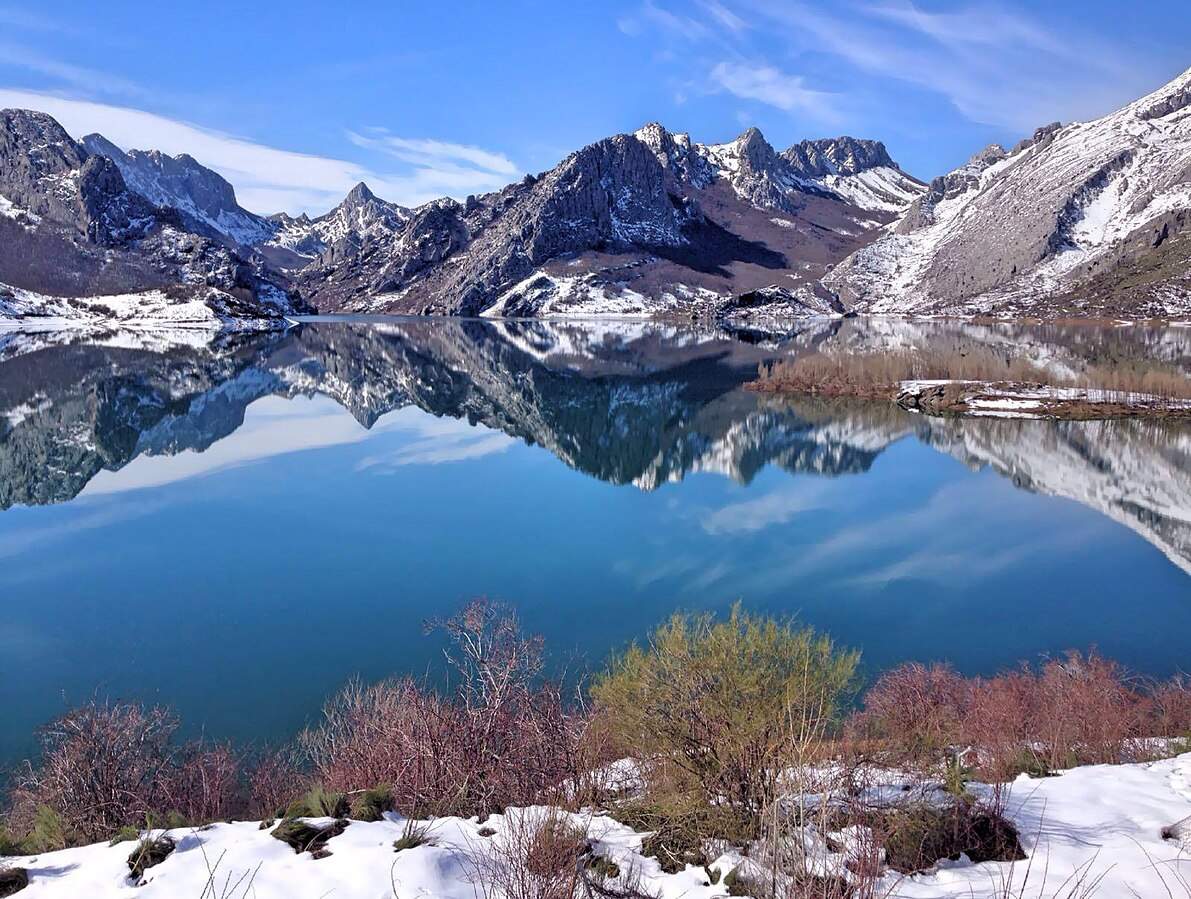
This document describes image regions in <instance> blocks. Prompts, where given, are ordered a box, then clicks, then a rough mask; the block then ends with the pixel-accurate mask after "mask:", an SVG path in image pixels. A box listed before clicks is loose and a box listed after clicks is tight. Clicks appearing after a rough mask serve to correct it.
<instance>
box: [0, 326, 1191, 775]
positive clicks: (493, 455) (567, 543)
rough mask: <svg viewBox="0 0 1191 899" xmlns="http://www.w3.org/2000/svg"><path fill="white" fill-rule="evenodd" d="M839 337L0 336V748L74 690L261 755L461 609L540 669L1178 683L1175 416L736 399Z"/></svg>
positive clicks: (422, 654) (349, 332) (603, 331)
mask: <svg viewBox="0 0 1191 899" xmlns="http://www.w3.org/2000/svg"><path fill="white" fill-rule="evenodd" d="M847 327H859V326H858V325H847ZM862 337H863V338H865V339H869V338H871V337H872V335H867V336H865V335H858V334H851V335H849V334H848V333H839V332H836V331H832V332H831V333H829V334H827V335H825V336H824V335H818V334H813V333H812V334H804V335H800V336H798V337H795V338H794V339H793V340H791V341H788V342H786V343H783V342H780V341H779V342H768V343H765V344H755V343H747V342H743V341H738V340H733V339H730V338H727V337H725V336H723V335H707V334H702V335H701V334H695V333H687V332H682V331H672V330H668V329H660V330H659V329H656V328H650V327H644V326H632V327H630V326H617V327H616V328H615V329H613V330H612V331H609V330H608V328H606V327H603V328H601V327H596V326H585V327H579V326H568V327H565V328H563V327H558V328H551V327H547V326H543V325H539V326H535V327H528V326H527V327H526V328H525V329H524V330H522V329H520V328H518V327H515V326H512V325H508V326H500V327H498V326H493V325H487V324H482V323H478V322H469V323H458V322H452V323H425V322H412V323H399V324H391V325H385V326H376V325H369V324H344V323H316V324H307V325H304V326H302V327H301V328H300V329H298V330H297V331H296V332H293V333H291V334H288V335H285V336H280V337H278V336H273V337H269V338H264V339H260V340H256V341H251V340H250V341H246V342H241V343H237V344H232V345H223V346H218V347H214V348H204V349H184V348H181V349H179V348H174V349H171V350H169V351H168V352H164V353H163V352H155V351H151V350H140V349H125V348H110V347H107V348H105V347H101V346H94V345H74V346H65V347H64V346H58V347H47V348H43V349H40V350H36V351H34V352H23V353H20V354H17V353H15V352H13V351H12V350H11V349H10V356H9V357H8V358H5V359H4V360H3V361H2V362H0V500H2V501H3V502H2V504H3V506H5V507H7V508H6V509H5V510H4V511H0V585H2V586H0V708H3V709H4V714H3V715H2V716H0V759H12V758H14V757H17V756H20V755H22V754H24V753H26V752H28V751H29V750H30V749H31V745H32V743H31V740H32V732H33V730H34V728H35V727H36V726H37V725H38V724H41V723H44V722H45V721H46V720H48V719H49V718H52V717H53V716H54V715H56V714H58V713H59V712H61V711H62V710H64V709H65V708H66V707H67V706H69V705H70V704H73V703H77V702H79V701H82V700H85V699H87V698H89V697H90V696H91V695H93V694H94V693H96V692H98V693H100V694H107V695H120V696H130V695H131V696H138V697H145V698H151V699H155V700H160V701H164V702H167V703H169V704H171V705H172V706H174V707H175V708H176V709H177V710H178V711H179V712H180V713H181V715H182V716H183V717H184V719H185V720H186V722H187V723H188V725H189V726H190V727H191V729H192V730H194V729H199V728H201V729H203V730H205V731H206V732H207V733H208V734H211V735H213V736H218V737H231V738H236V739H240V740H268V739H278V738H281V737H284V736H288V735H289V734H291V733H292V732H294V731H295V730H296V729H297V728H299V727H300V726H301V725H302V724H303V723H304V722H305V721H306V720H308V719H309V717H310V716H311V715H312V714H313V713H315V712H316V711H317V709H318V707H319V705H320V704H321V702H322V701H323V699H325V698H326V697H327V696H328V695H329V694H330V693H332V692H333V691H334V690H335V689H336V688H338V687H339V686H341V685H342V684H343V683H344V681H346V680H347V679H348V678H350V677H352V676H355V675H360V676H362V677H363V678H365V679H375V678H380V677H383V676H385V675H388V674H392V673H405V672H414V673H422V672H428V671H429V672H433V671H435V670H437V667H438V660H439V655H438V652H439V644H438V643H437V641H436V640H435V639H434V638H433V637H430V638H427V637H426V636H424V634H423V628H422V624H423V622H424V620H425V619H427V618H430V617H433V616H435V615H441V614H444V613H449V612H451V611H453V610H454V609H455V608H456V607H457V606H458V605H459V604H460V603H461V602H463V601H464V600H466V599H468V598H470V597H473V596H477V595H488V596H491V597H495V598H499V599H502V600H507V601H509V602H512V603H514V604H516V606H517V608H518V609H519V610H520V612H521V614H522V617H523V619H524V621H525V622H526V624H527V625H528V627H529V628H530V629H532V630H535V631H538V632H541V633H543V634H544V635H545V636H546V638H547V645H548V647H550V649H551V651H552V653H553V656H554V658H555V659H556V660H558V664H560V665H561V664H563V663H566V664H567V665H568V666H569V667H570V668H572V669H575V668H576V667H579V666H581V665H583V664H598V663H599V662H600V660H602V659H603V658H604V657H605V656H606V654H607V653H608V651H609V650H610V649H612V648H614V647H617V646H620V645H623V644H624V643H625V642H626V641H628V640H631V639H633V638H634V637H639V636H641V635H643V634H644V633H645V632H647V630H648V629H649V628H650V627H651V626H652V625H654V624H656V623H657V622H658V621H659V620H661V619H662V618H664V617H665V616H666V615H667V614H668V613H669V612H671V611H672V610H674V609H676V608H687V609H723V608H725V607H727V606H728V605H729V604H731V603H732V602H733V601H735V600H741V601H742V602H743V603H744V604H745V605H746V606H747V607H748V608H750V609H755V610H762V611H767V612H775V613H791V614H797V615H798V616H800V617H801V618H802V619H803V620H805V621H806V622H809V623H811V624H814V625H815V626H817V627H820V628H823V629H825V630H827V631H829V632H830V633H832V634H833V635H834V636H835V637H836V638H837V640H839V641H840V642H843V643H845V644H848V645H851V646H855V647H859V648H861V649H862V650H863V653H864V662H865V665H866V667H867V669H868V670H869V671H870V672H874V671H878V670H880V669H881V668H883V667H885V666H888V665H891V664H894V663H897V662H899V661H902V660H905V659H923V660H928V659H947V660H949V661H951V662H953V663H955V664H956V665H957V666H958V667H959V668H961V669H963V670H965V671H969V672H979V671H991V670H995V669H997V668H1000V667H1003V666H1007V665H1011V664H1014V663H1015V662H1017V661H1018V660H1020V659H1027V658H1033V657H1036V656H1038V655H1039V654H1041V653H1048V652H1057V651H1061V650H1063V649H1066V648H1070V647H1080V648H1087V647H1089V646H1091V645H1096V646H1098V647H1099V649H1100V650H1101V651H1102V652H1104V653H1105V654H1108V655H1111V656H1114V657H1116V658H1118V659H1120V660H1121V661H1123V662H1125V663H1127V664H1129V665H1130V666H1133V667H1135V668H1137V669H1138V670H1141V671H1143V672H1146V673H1150V674H1155V675H1162V674H1167V673H1170V672H1172V671H1174V670H1175V669H1179V668H1187V667H1191V666H1189V664H1188V663H1189V662H1191V577H1189V576H1188V571H1191V472H1189V470H1188V464H1187V463H1188V459H1189V458H1191V455H1189V454H1191V429H1188V427H1187V426H1185V425H1152V424H1150V425H1147V424H1143V423H1136V422H1132V423H1129V422H1126V423H1054V422H1014V421H975V420H958V419H952V420H946V419H927V418H923V417H921V416H911V415H908V414H905V413H902V412H900V411H898V410H896V409H893V408H890V407H889V406H888V405H887V404H884V403H872V402H869V403H864V402H827V401H813V400H802V401H798V402H775V401H772V400H768V399H764V398H761V397H758V396H757V395H755V394H753V393H751V392H747V391H745V390H743V389H741V387H740V385H741V384H742V383H743V382H744V381H746V380H748V379H750V378H751V377H752V376H753V375H754V374H755V371H756V366H757V363H758V362H759V361H761V360H763V359H765V358H769V357H771V356H772V355H773V354H774V353H781V352H787V351H788V350H789V347H800V346H807V345H817V344H818V343H819V342H820V341H823V340H828V341H831V340H835V341H845V342H846V341H849V340H857V339H861V338H862ZM1052 337H1053V335H1052ZM872 339H880V340H888V339H891V338H890V337H889V335H877V337H876V338H872ZM1056 346H1057V348H1058V349H1056V352H1057V351H1058V350H1061V349H1063V346H1064V345H1063V344H1062V343H1061V342H1059V343H1058V344H1056ZM1179 352H1181V351H1179ZM1176 356H1177V353H1176Z"/></svg>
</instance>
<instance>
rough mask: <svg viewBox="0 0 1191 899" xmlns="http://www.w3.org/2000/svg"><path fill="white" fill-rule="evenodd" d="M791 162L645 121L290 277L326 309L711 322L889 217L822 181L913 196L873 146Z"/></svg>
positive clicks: (433, 207)
mask: <svg viewBox="0 0 1191 899" xmlns="http://www.w3.org/2000/svg"><path fill="white" fill-rule="evenodd" d="M788 152H793V151H788ZM794 157H795V158H796V159H798V160H800V162H799V164H801V165H804V166H808V167H810V168H813V169H814V171H813V172H812V171H810V170H809V168H808V171H807V172H806V173H805V174H803V173H800V170H797V169H796V166H795V164H794V163H792V162H790V161H789V160H787V159H786V157H785V155H783V154H779V153H777V152H776V151H775V150H774V149H773V147H771V146H770V145H769V144H768V142H766V141H765V138H764V137H763V136H762V135H761V133H760V132H759V131H757V130H756V129H749V130H748V131H746V132H745V133H744V134H742V135H741V136H740V138H738V139H737V140H735V141H732V142H731V143H729V144H721V145H716V146H705V145H702V144H694V143H692V142H691V140H690V137H689V136H687V135H685V134H674V133H671V132H669V131H667V130H666V129H665V128H663V127H662V126H661V125H658V124H656V123H651V124H649V125H646V126H645V127H643V128H642V129H640V130H639V131H637V132H636V133H634V134H620V135H616V136H614V137H610V138H607V139H605V140H602V141H598V142H596V143H594V144H591V145H590V146H587V147H584V148H583V149H582V150H579V151H578V152H576V153H572V154H571V155H570V156H568V157H567V158H566V159H564V160H563V161H562V162H561V163H560V164H559V165H558V166H556V167H555V168H553V169H551V170H550V171H549V172H546V173H544V174H543V175H541V176H538V177H533V176H527V177H526V178H525V179H524V180H523V181H521V182H520V183H517V184H513V185H510V186H509V187H507V188H505V189H504V190H501V191H498V192H496V193H493V194H487V195H485V196H482V197H469V198H468V200H467V202H466V203H455V202H454V201H450V200H441V201H437V202H435V203H431V204H427V205H426V206H424V207H421V208H420V209H418V210H415V211H414V213H413V214H412V215H411V216H409V218H408V221H405V222H404V224H403V226H402V227H401V228H400V230H396V231H393V232H391V233H387V234H386V233H379V234H377V235H376V236H375V237H374V238H373V239H370V240H368V241H364V242H361V243H359V244H358V245H355V246H349V247H347V252H344V253H336V254H334V255H333V256H326V255H324V256H322V257H320V259H318V260H317V261H316V262H315V263H313V264H312V265H310V266H308V267H307V268H306V269H304V270H303V271H302V272H301V273H300V275H299V276H298V279H299V282H300V283H301V285H302V286H303V289H304V291H305V293H306V295H307V296H308V297H310V298H311V299H312V300H313V301H314V302H315V303H316V304H317V305H318V306H319V307H320V308H323V309H328V310H358V311H401V312H419V313H439V314H452V315H478V314H483V315H488V316H502V315H503V316H535V315H576V314H615V315H649V314H657V313H668V314H675V315H689V314H692V313H693V314H697V315H701V316H702V315H708V314H710V315H716V314H719V313H720V312H723V311H726V310H727V307H725V306H723V304H724V302H725V301H731V300H732V298H733V297H735V296H738V295H740V294H744V293H748V292H750V291H754V290H757V289H760V288H770V287H772V288H775V289H779V290H786V291H788V292H790V293H791V295H793V292H796V291H798V290H799V289H800V288H803V287H806V286H807V285H811V284H813V283H814V281H815V280H816V278H817V277H818V276H819V275H821V274H822V273H823V272H825V271H826V270H827V268H828V267H829V266H830V265H831V264H832V263H834V262H836V261H838V260H839V259H842V258H843V257H844V256H845V255H846V254H847V252H848V251H849V250H850V249H853V248H855V247H856V246H858V245H860V244H863V243H864V242H865V241H867V240H868V239H869V233H870V230H871V228H873V227H874V226H875V225H877V224H880V222H881V221H888V220H889V219H890V218H891V217H892V213H891V212H889V211H888V209H887V208H885V207H888V206H889V203H890V201H889V200H888V198H886V199H882V200H880V201H879V202H878V204H877V206H875V207H873V208H868V207H867V206H866V205H865V204H864V202H862V201H860V200H858V199H857V198H858V197H861V196H862V195H863V197H864V198H869V197H871V196H872V191H871V190H870V189H867V188H866V189H865V190H864V191H861V192H859V193H856V195H855V197H853V198H851V199H848V198H845V196H844V192H843V191H841V190H837V189H834V188H832V187H829V186H828V185H827V181H828V180H830V181H831V183H832V184H844V183H848V184H853V183H857V182H853V181H849V180H848V179H854V178H857V177H863V176H866V175H871V174H872V173H873V172H883V171H890V172H896V173H897V174H898V177H899V178H901V179H904V182H905V184H907V185H910V186H911V187H910V188H907V191H908V193H907V196H906V198H905V201H904V202H903V204H902V205H905V203H908V202H909V199H910V198H912V196H914V195H916V194H917V192H918V191H920V190H921V189H922V187H921V185H918V184H917V182H914V181H913V180H912V179H909V178H908V176H904V175H902V174H901V173H900V171H899V170H897V169H896V168H895V167H891V166H892V162H891V161H889V160H888V154H886V153H885V151H884V148H883V147H881V146H880V145H879V144H874V143H872V142H858V141H852V140H851V139H848V138H841V139H839V140H837V141H824V142H818V143H816V144H814V145H813V146H812V145H810V144H808V145H807V146H806V147H803V148H802V150H800V151H799V152H798V153H794ZM832 160H838V162H833V161H832ZM887 161H888V162H889V166H886V165H885V163H886V162H887ZM788 308H789V309H792V310H795V311H796V312H801V313H803V314H806V313H807V312H809V311H810V310H811V306H808V305H807V304H805V303H797V304H794V305H792V306H789V307H788ZM826 308H830V304H828V307H826Z"/></svg>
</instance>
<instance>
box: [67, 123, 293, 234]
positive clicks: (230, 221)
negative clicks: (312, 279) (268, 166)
mask: <svg viewBox="0 0 1191 899" xmlns="http://www.w3.org/2000/svg"><path fill="white" fill-rule="evenodd" d="M80 143H81V144H82V146H83V148H84V149H85V150H86V151H87V153H89V154H90V155H92V156H102V157H105V158H107V159H110V160H112V162H114V163H115V164H116V166H117V167H118V168H119V169H120V174H121V175H122V176H123V178H124V183H125V184H126V185H127V186H128V187H129V188H130V189H131V190H133V191H135V192H136V193H138V194H140V195H141V196H143V197H145V198H146V199H148V200H149V201H151V202H152V203H154V204H156V205H157V206H163V207H170V208H172V209H175V210H177V211H178V213H179V214H180V215H181V217H182V221H183V224H184V225H185V227H186V229H187V230H188V231H192V232H194V233H196V234H204V235H206V236H208V237H214V238H216V239H224V240H228V241H231V242H232V243H233V244H236V245H239V246H251V245H252V244H256V243H262V242H264V241H266V240H268V239H269V238H270V237H272V236H273V232H274V231H275V230H276V229H275V226H274V225H273V224H272V223H271V222H269V221H268V220H267V219H265V218H264V217H262V216H259V215H256V214H254V213H251V212H249V211H248V210H246V209H244V208H243V207H241V206H240V204H239V203H238V202H236V192H235V190H234V189H233V188H232V185H231V184H229V183H228V181H227V180H226V179H225V178H223V177H222V176H221V175H219V174H218V173H216V172H214V171H212V170H211V169H209V168H207V167H206V166H203V165H200V164H199V162H198V161H197V160H195V159H194V157H192V156H189V155H187V154H185V153H184V154H181V155H179V156H169V155H167V154H165V153H162V152H160V151H158V150H129V151H128V152H125V151H123V150H121V149H120V148H119V147H117V146H116V145H115V144H113V143H112V142H111V141H109V140H108V139H107V138H105V137H104V136H103V135H102V134H88V135H87V136H86V137H84V138H82V140H81V141H80Z"/></svg>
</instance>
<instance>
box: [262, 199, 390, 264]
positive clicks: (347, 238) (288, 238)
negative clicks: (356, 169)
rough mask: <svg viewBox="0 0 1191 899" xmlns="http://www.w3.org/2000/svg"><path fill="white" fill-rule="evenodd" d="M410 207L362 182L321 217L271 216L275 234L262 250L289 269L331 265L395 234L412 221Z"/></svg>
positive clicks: (280, 214) (270, 220) (265, 242)
mask: <svg viewBox="0 0 1191 899" xmlns="http://www.w3.org/2000/svg"><path fill="white" fill-rule="evenodd" d="M410 215H411V213H410V210H408V209H406V208H405V207H404V206H398V205H397V204H396V203H388V202H386V201H385V200H382V199H380V198H379V197H377V196H376V194H374V193H373V192H372V191H370V190H369V189H368V185H367V184H364V183H363V182H360V183H359V184H357V185H356V186H355V187H353V188H352V190H351V192H350V193H348V195H347V196H346V197H344V199H343V202H342V203H340V204H339V205H338V206H336V207H335V208H334V209H332V210H331V211H330V212H328V213H327V214H326V215H320V216H319V217H318V218H314V219H312V218H310V216H308V215H305V214H302V215H300V216H297V217H296V218H295V217H293V216H289V215H286V214H285V213H279V214H278V215H274V216H271V217H270V219H269V223H270V224H271V225H272V226H273V233H271V234H270V235H269V237H268V238H267V239H266V240H264V241H262V248H261V249H262V251H263V252H265V253H266V255H269V256H270V257H271V258H272V259H273V260H274V261H275V262H277V264H279V265H281V266H283V267H285V268H301V267H302V266H304V265H307V264H309V263H311V262H317V263H319V264H323V265H329V264H332V263H335V262H338V261H341V260H343V259H346V258H348V257H350V256H352V255H354V254H356V253H359V252H360V251H361V250H362V249H363V248H364V247H365V246H367V245H368V244H371V243H372V242H374V241H379V240H383V239H385V238H387V237H391V236H392V235H394V234H395V233H397V232H398V231H400V230H401V228H402V226H403V225H404V224H405V223H406V222H407V221H409V218H410Z"/></svg>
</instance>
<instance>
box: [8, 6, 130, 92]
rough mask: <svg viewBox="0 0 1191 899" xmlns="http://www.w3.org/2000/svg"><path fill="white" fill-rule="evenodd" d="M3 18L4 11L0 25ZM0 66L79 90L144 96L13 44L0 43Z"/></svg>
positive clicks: (102, 75) (109, 77) (115, 79)
mask: <svg viewBox="0 0 1191 899" xmlns="http://www.w3.org/2000/svg"><path fill="white" fill-rule="evenodd" d="M6 15H7V13H6V12H5V11H3V10H0V23H4V21H5V17H6ZM0 65H7V66H15V67H17V68H21V69H25V70H26V71H29V72H34V73H36V74H38V75H44V76H46V77H48V78H52V79H55V80H57V81H60V82H62V83H63V84H69V85H70V86H71V87H74V88H79V89H81V90H88V91H101V92H103V93H109V94H122V95H126V96H143V95H144V94H145V91H144V89H143V88H141V87H140V86H139V85H137V84H135V83H133V82H132V81H129V80H127V79H125V78H120V77H117V76H115V75H109V74H108V73H106V72H100V71H97V70H96V69H89V68H86V67H84V66H77V65H74V64H73V63H69V62H62V61H61V60H57V59H54V58H52V57H49V56H45V55H44V54H41V53H38V52H36V51H34V50H30V49H28V48H27V47H20V46H17V45H15V44H10V43H5V42H0Z"/></svg>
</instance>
